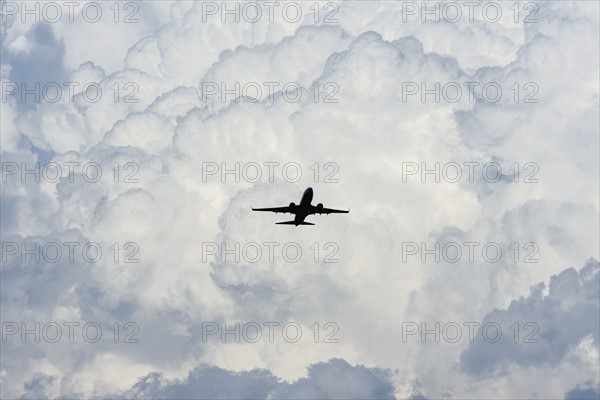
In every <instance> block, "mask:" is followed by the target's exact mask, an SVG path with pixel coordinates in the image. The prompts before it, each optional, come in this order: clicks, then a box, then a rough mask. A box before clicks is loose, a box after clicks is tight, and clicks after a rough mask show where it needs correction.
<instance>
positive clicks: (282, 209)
mask: <svg viewBox="0 0 600 400" xmlns="http://www.w3.org/2000/svg"><path fill="white" fill-rule="evenodd" d="M250 208H252V211H271V212H274V213H276V214H277V213H284V214H285V213H290V214H293V212H292V210H291V208H290V207H289V206H286V207H269V208H254V207H250Z"/></svg>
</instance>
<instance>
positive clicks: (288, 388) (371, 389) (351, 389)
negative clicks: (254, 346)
mask: <svg viewBox="0 0 600 400" xmlns="http://www.w3.org/2000/svg"><path fill="white" fill-rule="evenodd" d="M342 382H343V383H344V384H342ZM393 390H394V387H393V385H392V384H391V383H390V381H389V372H387V371H384V370H381V369H378V368H366V367H364V366H362V365H356V366H352V365H350V364H348V363H347V362H346V361H344V360H341V359H331V360H329V361H327V362H322V363H318V364H315V365H311V366H309V367H308V376H307V377H306V378H300V379H299V380H297V381H295V382H292V383H288V382H285V381H282V380H281V379H280V378H277V377H276V376H273V375H272V374H271V372H270V371H268V370H261V369H253V370H251V371H242V372H237V373H234V372H231V371H227V370H224V369H221V368H216V367H212V366H208V365H202V366H198V367H196V368H194V369H193V370H192V371H190V372H189V374H188V376H187V377H186V378H185V379H184V380H178V381H175V382H170V381H168V380H165V379H164V378H163V377H162V376H161V375H160V374H159V373H151V374H148V375H147V376H145V377H144V378H142V379H140V380H139V381H138V383H136V384H135V385H134V387H133V388H132V389H131V390H130V391H128V392H126V393H125V395H124V398H148V397H152V398H177V399H232V398H235V399H259V398H264V399H266V398H274V399H314V398H319V399H356V398H361V399H392V398H394V396H393V394H392V393H393Z"/></svg>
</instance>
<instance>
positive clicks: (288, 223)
mask: <svg viewBox="0 0 600 400" xmlns="http://www.w3.org/2000/svg"><path fill="white" fill-rule="evenodd" d="M275 224H276V225H296V221H285V222H275ZM298 225H314V224H312V223H310V222H300V223H299V224H298Z"/></svg>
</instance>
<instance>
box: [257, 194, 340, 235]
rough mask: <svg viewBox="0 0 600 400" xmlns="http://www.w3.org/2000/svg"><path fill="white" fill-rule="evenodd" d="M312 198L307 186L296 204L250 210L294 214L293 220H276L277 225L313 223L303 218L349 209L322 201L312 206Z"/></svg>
mask: <svg viewBox="0 0 600 400" xmlns="http://www.w3.org/2000/svg"><path fill="white" fill-rule="evenodd" d="M312 198H313V190H312V188H310V187H309V188H307V189H306V190H305V191H304V194H303V195H302V199H301V200H300V204H298V205H296V204H294V203H290V205H289V206H287V207H271V208H253V207H252V206H250V208H252V211H271V212H274V213H284V214H285V213H290V214H295V215H296V216H295V217H294V220H293V221H285V222H276V224H277V225H296V226H298V225H314V224H312V223H310V222H304V218H306V217H307V216H309V215H312V214H335V213H349V212H350V210H348V211H344V210H334V209H332V208H325V207H323V204H322V203H319V204H317V205H316V206H313V205H312V204H310V202H311V201H312Z"/></svg>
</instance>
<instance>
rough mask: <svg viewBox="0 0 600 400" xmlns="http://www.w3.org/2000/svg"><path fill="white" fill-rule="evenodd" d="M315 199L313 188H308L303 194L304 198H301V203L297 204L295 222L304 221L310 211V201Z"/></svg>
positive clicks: (297, 223)
mask: <svg viewBox="0 0 600 400" xmlns="http://www.w3.org/2000/svg"><path fill="white" fill-rule="evenodd" d="M312 199H313V190H312V188H311V187H309V188H307V189H306V190H305V191H304V193H303V194H302V198H301V199H300V204H298V205H297V206H296V216H295V217H294V223H295V224H296V226H297V225H300V224H301V223H302V222H304V219H305V218H306V217H307V216H308V213H309V212H310V203H311V202H312Z"/></svg>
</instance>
